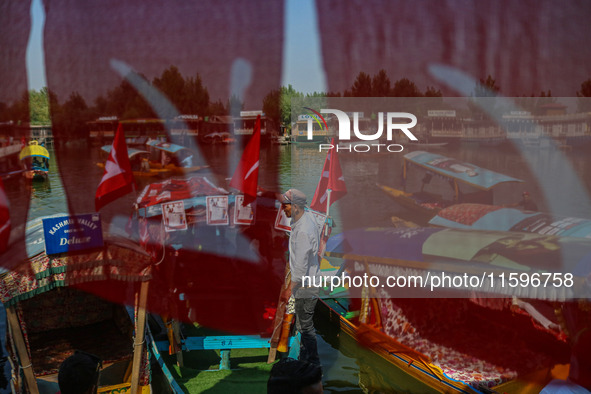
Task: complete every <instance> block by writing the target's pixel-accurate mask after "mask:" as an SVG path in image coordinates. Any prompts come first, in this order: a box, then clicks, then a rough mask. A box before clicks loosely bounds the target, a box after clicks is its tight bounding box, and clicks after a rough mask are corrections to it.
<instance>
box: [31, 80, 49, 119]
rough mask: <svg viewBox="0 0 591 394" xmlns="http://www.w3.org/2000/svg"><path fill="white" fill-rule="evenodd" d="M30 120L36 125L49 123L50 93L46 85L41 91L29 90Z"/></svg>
mask: <svg viewBox="0 0 591 394" xmlns="http://www.w3.org/2000/svg"><path fill="white" fill-rule="evenodd" d="M29 108H30V121H31V124H35V125H48V124H50V123H51V120H50V119H49V94H48V91H47V88H46V87H44V88H42V89H41V90H40V91H35V90H31V91H30V92H29Z"/></svg>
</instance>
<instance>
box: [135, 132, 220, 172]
mask: <svg viewBox="0 0 591 394" xmlns="http://www.w3.org/2000/svg"><path fill="white" fill-rule="evenodd" d="M146 146H148V147H150V150H151V152H150V154H151V158H152V160H150V167H151V168H155V169H166V170H170V171H171V172H172V173H173V174H175V175H182V174H185V173H189V172H196V171H199V170H202V169H204V168H208V167H209V166H195V165H193V160H195V152H193V151H192V150H191V149H189V148H186V147H184V146H182V145H177V144H172V143H169V142H162V141H157V140H153V141H148V143H147V144H146ZM155 156H156V157H159V160H156V157H155Z"/></svg>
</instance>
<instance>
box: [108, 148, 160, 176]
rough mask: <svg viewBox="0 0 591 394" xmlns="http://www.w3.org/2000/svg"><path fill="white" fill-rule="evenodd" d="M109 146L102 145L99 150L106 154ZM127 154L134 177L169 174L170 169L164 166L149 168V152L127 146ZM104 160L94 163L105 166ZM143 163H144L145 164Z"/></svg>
mask: <svg viewBox="0 0 591 394" xmlns="http://www.w3.org/2000/svg"><path fill="white" fill-rule="evenodd" d="M111 148H112V146H111V145H104V146H103V147H101V150H102V151H103V152H105V153H106V154H107V155H108V154H109V153H111ZM107 155H103V156H107ZM127 156H128V157H129V162H130V163H131V170H132V171H133V176H135V177H154V176H159V175H166V174H170V173H171V172H172V171H171V170H169V169H166V168H160V169H158V168H150V163H149V157H150V152H148V151H146V150H139V149H134V148H127ZM105 160H106V157H105ZM105 160H102V161H101V162H99V163H96V165H97V166H99V167H100V168H105ZM144 163H146V164H147V165H146V164H144Z"/></svg>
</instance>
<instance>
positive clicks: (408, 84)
mask: <svg viewBox="0 0 591 394" xmlns="http://www.w3.org/2000/svg"><path fill="white" fill-rule="evenodd" d="M391 95H392V96H393V97H422V96H423V94H422V93H421V91H420V90H419V88H417V85H416V84H415V83H414V82H412V81H411V80H409V79H408V78H402V79H399V80H398V81H396V82H394V87H393V88H392V93H391Z"/></svg>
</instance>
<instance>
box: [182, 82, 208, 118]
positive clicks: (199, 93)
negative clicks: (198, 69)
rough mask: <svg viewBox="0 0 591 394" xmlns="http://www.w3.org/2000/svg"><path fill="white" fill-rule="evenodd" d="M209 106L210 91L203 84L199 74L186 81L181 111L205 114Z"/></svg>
mask: <svg viewBox="0 0 591 394" xmlns="http://www.w3.org/2000/svg"><path fill="white" fill-rule="evenodd" d="M208 108H209V92H208V91H207V88H206V87H205V86H203V82H202V81H201V77H200V76H199V74H197V75H195V77H194V78H189V79H187V80H186V81H185V94H184V98H183V102H182V103H181V104H180V107H179V111H180V112H181V113H184V114H194V115H200V116H203V115H205V114H206V113H207V111H208Z"/></svg>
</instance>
